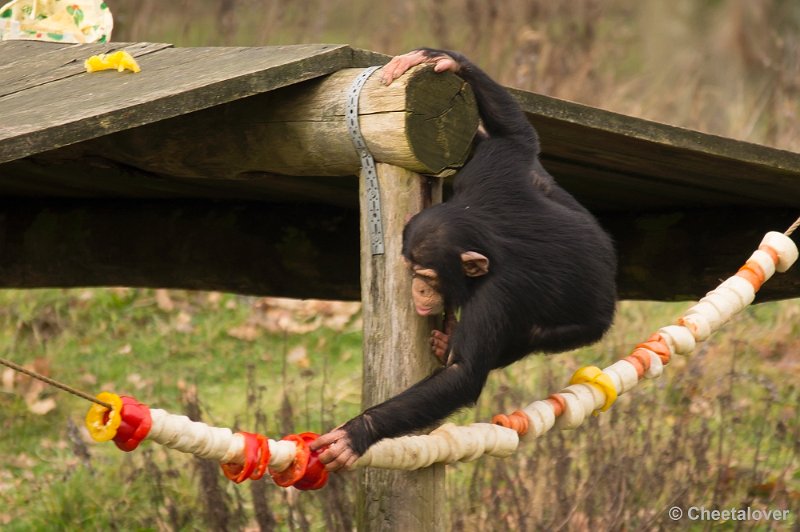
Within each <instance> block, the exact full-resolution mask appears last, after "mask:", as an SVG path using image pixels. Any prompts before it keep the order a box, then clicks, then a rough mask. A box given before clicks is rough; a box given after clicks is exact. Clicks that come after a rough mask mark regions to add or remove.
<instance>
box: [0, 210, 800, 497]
mask: <svg viewBox="0 0 800 532" xmlns="http://www.w3.org/2000/svg"><path fill="white" fill-rule="evenodd" d="M798 222H800V220H798ZM797 225H798V224H797V223H796V224H794V225H793V226H792V227H791V228H790V229H789V230H787V231H786V233H783V234H782V233H778V232H770V233H767V235H766V236H765V237H764V239H763V240H762V241H761V244H760V246H759V247H758V249H757V250H756V251H755V252H754V253H753V254H752V255H751V256H750V258H749V259H748V260H747V261H746V262H745V264H744V266H742V267H741V268H740V269H739V271H738V272H736V274H735V275H733V276H732V277H730V278H728V279H727V280H725V281H724V282H723V283H722V284H720V285H719V286H718V287H717V288H716V289H714V290H713V291H711V292H709V293H708V294H707V295H706V297H704V298H702V299H701V300H700V301H699V302H698V303H697V304H695V305H694V306H692V307H690V308H689V309H688V310H687V311H686V312H685V313H684V315H683V316H681V317H680V318H679V319H678V320H677V321H676V323H675V324H674V325H669V326H666V327H662V328H661V329H659V330H658V331H657V332H655V333H654V334H652V335H651V336H650V337H649V338H648V339H647V340H646V341H645V342H643V343H640V344H638V345H637V346H636V347H635V348H634V349H633V351H632V352H631V353H630V354H629V355H628V356H626V357H625V358H623V359H621V360H619V361H617V362H615V363H614V364H611V365H610V366H609V367H607V368H605V369H602V370H601V369H600V368H597V367H594V366H587V367H584V368H581V369H579V370H578V371H576V372H575V374H574V375H573V377H572V379H571V381H570V385H569V386H567V387H566V388H564V389H563V390H561V391H560V392H557V393H554V394H552V395H550V396H549V397H548V398H546V399H544V400H540V401H534V402H533V403H531V404H529V405H528V406H526V407H525V408H523V409H522V410H517V411H516V412H513V413H512V414H509V415H497V416H495V417H494V419H493V420H492V423H491V424H489V423H474V424H472V425H467V426H456V425H453V424H449V423H448V424H445V425H442V426H441V427H439V428H438V429H436V430H434V431H433V432H431V433H430V434H427V435H421V436H403V437H400V438H394V439H386V440H382V441H380V442H378V443H377V444H375V445H373V446H372V447H371V448H370V449H369V450H368V451H367V452H366V453H365V454H364V455H363V456H362V457H361V458H360V459H359V460H358V461H357V462H356V464H355V466H356V467H366V466H369V467H379V468H387V469H403V470H414V469H419V468H423V467H427V466H429V465H431V464H433V463H438V462H442V463H451V462H456V461H470V460H475V459H477V458H479V457H480V456H483V455H485V454H488V455H491V456H498V457H506V456H509V455H511V454H512V453H513V452H514V451H515V450H516V449H517V446H518V444H519V440H520V438H522V440H523V441H528V440H532V439H534V438H537V437H539V436H541V435H542V434H544V433H545V432H547V431H548V430H550V429H551V428H553V427H558V428H561V429H573V428H575V427H577V426H578V425H580V424H581V423H582V422H583V421H584V420H585V419H586V418H587V417H588V416H589V415H590V414H594V415H597V414H599V413H600V412H603V411H605V410H607V409H608V408H609V407H611V405H612V404H613V403H614V401H615V400H616V399H617V397H618V396H619V395H621V394H623V393H625V392H628V391H630V390H631V389H633V388H634V387H635V386H636V385H637V384H639V382H641V381H642V380H644V379H651V378H656V377H659V376H660V375H661V374H662V372H663V370H664V366H665V365H666V364H668V363H669V361H670V359H671V357H672V356H673V355H676V354H678V355H688V354H690V353H691V352H692V351H693V350H694V348H695V346H696V345H697V343H699V342H702V341H704V340H706V339H707V338H708V337H709V335H710V334H712V333H713V332H715V331H716V330H717V329H719V328H720V327H721V326H722V325H723V324H724V323H725V322H727V321H728V320H730V319H731V317H733V315H734V314H736V313H738V312H740V311H742V310H743V309H744V308H745V307H746V306H747V305H749V304H750V303H752V302H753V300H754V298H755V295H756V292H757V291H758V290H759V289H760V288H761V285H762V284H763V283H764V282H765V281H767V280H768V279H770V277H772V275H773V274H774V273H775V272H776V271H778V272H785V271H787V270H788V269H789V268H790V267H791V266H792V264H794V262H795V261H796V260H797V258H798V249H797V246H796V245H795V244H794V242H793V241H792V240H791V239H790V238H789V235H790V234H791V233H792V231H793V230H794V229H795V228H796V226H797ZM0 363H2V364H5V365H7V366H9V367H12V368H13V369H16V370H19V371H25V372H26V373H28V374H29V375H31V376H33V377H36V378H42V379H43V380H45V381H46V382H48V383H50V384H53V385H55V386H58V387H60V388H62V389H65V390H67V391H70V392H71V393H76V394H78V395H81V396H82V397H85V398H88V399H89V400H91V401H93V403H94V404H93V405H92V406H91V408H90V409H89V412H88V414H87V415H86V427H87V429H88V430H89V434H90V435H91V436H92V438H93V439H94V440H95V441H98V442H103V441H114V443H115V444H116V446H117V447H118V448H120V449H121V450H123V451H126V452H129V451H133V450H134V449H136V448H137V447H138V446H139V444H140V443H141V442H142V441H144V440H151V441H153V442H155V443H158V444H160V445H164V446H166V447H168V448H171V449H175V450H177V451H181V452H184V453H189V454H193V455H195V456H197V457H199V458H205V459H210V460H215V461H218V462H219V463H220V464H221V466H222V471H223V473H224V474H225V476H226V477H227V478H229V479H231V480H232V481H233V482H236V483H240V482H244V481H245V480H248V479H250V480H258V479H260V478H262V477H263V476H264V475H265V474H267V473H269V475H270V476H271V477H272V479H273V480H274V482H275V483H276V484H278V485H279V486H283V487H288V486H294V487H295V488H297V489H300V490H315V489H319V488H321V487H323V486H324V485H325V483H326V482H327V480H328V472H327V471H326V470H325V468H324V466H323V465H322V463H321V462H320V461H319V460H318V454H319V453H321V452H322V451H323V450H324V449H320V450H319V451H316V452H312V451H310V449H309V447H308V444H309V443H310V442H311V441H313V440H315V439H316V438H317V437H318V435H317V434H314V433H311V432H305V433H302V434H291V435H289V436H286V437H284V438H283V439H281V440H272V439H269V438H267V437H266V436H263V435H261V434H254V433H249V432H237V433H233V432H232V431H231V430H230V429H227V428H218V427H211V426H209V425H206V424H205V423H201V422H195V421H191V420H190V419H189V418H188V417H186V416H181V415H175V414H170V413H168V412H166V411H164V410H160V409H151V408H149V407H147V406H146V405H143V404H141V403H139V402H138V401H137V400H136V399H134V398H132V397H128V396H118V395H115V394H112V393H108V392H103V393H101V394H99V395H98V396H97V397H96V398H92V397H91V396H88V397H87V396H86V395H85V394H81V393H80V392H78V391H77V390H73V389H71V388H69V387H68V386H66V385H63V384H61V383H57V382H55V381H52V379H47V378H46V377H42V376H39V375H37V374H35V373H33V372H30V371H29V370H23V369H22V368H20V367H19V366H17V365H16V364H13V363H11V362H9V361H6V360H4V359H0Z"/></svg>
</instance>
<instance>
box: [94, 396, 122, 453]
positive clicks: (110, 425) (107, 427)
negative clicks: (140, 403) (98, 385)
mask: <svg viewBox="0 0 800 532" xmlns="http://www.w3.org/2000/svg"><path fill="white" fill-rule="evenodd" d="M97 399H98V400H100V401H103V402H104V403H108V404H110V405H111V406H112V409H111V411H110V412H109V410H108V409H107V408H106V407H104V406H102V405H98V404H96V403H95V404H93V405H92V406H91V407H90V408H89V412H87V413H86V428H87V429H88V430H89V435H90V436H91V437H92V439H93V440H94V441H96V442H104V441H109V440H112V439H114V436H116V435H117V429H118V428H119V424H120V423H121V422H122V416H121V415H120V413H121V412H122V399H121V398H120V396H119V395H117V394H115V393H109V392H101V393H99V394H98V395H97ZM106 416H108V417H106Z"/></svg>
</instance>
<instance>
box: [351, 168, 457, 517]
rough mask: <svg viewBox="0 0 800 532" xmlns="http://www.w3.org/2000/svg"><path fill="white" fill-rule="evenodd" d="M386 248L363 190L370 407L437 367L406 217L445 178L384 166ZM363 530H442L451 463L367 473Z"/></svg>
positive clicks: (366, 395) (436, 197)
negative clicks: (415, 292)
mask: <svg viewBox="0 0 800 532" xmlns="http://www.w3.org/2000/svg"><path fill="white" fill-rule="evenodd" d="M377 173H378V182H379V187H380V194H381V207H382V214H383V233H384V245H385V254H384V255H377V256H372V254H371V252H370V245H369V242H370V241H369V233H368V232H367V231H368V227H367V213H366V205H365V198H366V194H365V191H364V189H363V178H362V190H361V194H360V197H361V213H362V214H361V301H362V303H363V308H364V384H363V398H362V403H363V406H364V407H365V408H366V407H369V406H372V405H374V404H377V403H379V402H381V401H384V400H385V399H388V398H389V397H391V396H393V395H395V394H397V393H398V392H400V391H402V390H404V389H406V388H407V387H409V386H410V385H411V384H413V383H415V382H417V381H418V380H420V379H422V378H423V377H425V376H426V375H428V374H429V373H430V372H431V371H432V370H433V366H434V359H433V356H432V355H431V354H430V346H429V344H428V339H429V338H430V329H431V323H430V322H429V320H426V319H423V318H421V317H419V316H417V315H416V313H415V311H414V308H413V306H412V304H411V275H410V274H409V272H408V269H407V268H406V266H405V264H404V263H403V259H402V255H401V251H402V243H403V242H402V240H403V237H402V232H403V226H404V225H405V221H406V216H407V215H409V214H414V213H416V212H419V211H420V210H421V209H422V208H424V207H425V206H427V205H428V204H430V203H431V202H432V201H435V202H439V201H441V180H440V179H434V178H428V177H423V176H421V175H419V174H416V173H414V172H410V171H408V170H405V169H403V168H400V167H396V166H391V165H387V164H378V165H377ZM360 475H361V477H360V478H361V482H360V487H359V497H358V501H359V504H358V508H359V515H358V529H359V530H362V531H365V530H366V531H375V530H396V531H406V530H414V531H426V530H443V529H445V525H446V523H444V513H443V511H442V510H443V508H444V466H442V465H435V466H432V467H429V468H427V469H422V470H419V471H415V472H404V471H387V470H379V469H369V468H366V469H364V470H362V471H361V472H360Z"/></svg>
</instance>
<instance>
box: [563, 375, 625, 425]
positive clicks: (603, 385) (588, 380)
mask: <svg viewBox="0 0 800 532" xmlns="http://www.w3.org/2000/svg"><path fill="white" fill-rule="evenodd" d="M569 383H570V384H589V385H591V386H594V387H596V388H598V389H599V390H600V391H601V392H603V395H605V396H606V402H605V403H604V404H603V406H602V407H600V410H595V411H594V412H592V413H593V414H594V415H595V416H596V415H597V414H599V413H600V412H605V411H606V410H608V409H609V408H611V405H613V404H614V401H616V400H617V389H616V388H615V387H614V383H613V382H612V381H611V377H609V376H608V375H607V374H605V373H603V370H601V369H600V368H598V367H597V366H585V367H582V368H581V369H579V370H578V371H576V372H575V374H574V375H573V376H572V378H571V379H570V381H569Z"/></svg>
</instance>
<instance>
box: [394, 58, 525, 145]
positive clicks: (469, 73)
mask: <svg viewBox="0 0 800 532" xmlns="http://www.w3.org/2000/svg"><path fill="white" fill-rule="evenodd" d="M417 54H418V55H417ZM444 57H450V58H452V59H453V61H454V62H455V65H452V66H451V63H444V62H443V63H444V65H445V68H438V64H437V72H441V71H444V70H452V71H453V72H455V73H456V74H458V76H459V77H461V78H462V79H463V80H464V81H466V82H467V83H469V84H470V87H471V88H472V92H473V94H475V100H476V102H477V104H478V112H479V113H480V116H481V120H482V121H483V127H484V129H486V132H487V133H488V134H489V136H490V137H503V138H508V139H515V140H519V141H520V142H521V143H522V144H523V145H524V146H525V147H526V148H527V149H530V148H531V147H533V146H538V145H539V143H538V137H537V135H536V131H535V130H534V129H533V126H531V125H530V123H529V122H528V119H527V118H526V117H525V113H523V111H522V108H521V107H520V106H519V104H518V103H517V102H516V100H514V98H513V97H512V96H511V95H510V94H509V93H508V91H506V89H504V88H503V87H502V86H501V85H500V84H499V83H497V82H496V81H494V80H493V79H492V78H490V77H489V76H488V75H487V74H486V73H485V72H484V71H483V70H481V69H480V68H478V67H477V66H475V65H474V64H472V62H470V61H469V59H467V58H466V57H464V56H463V55H461V54H460V53H458V52H453V51H449V50H435V49H432V48H420V49H419V50H415V51H414V52H410V53H408V54H405V55H401V56H397V57H395V58H393V59H392V60H391V61H390V62H389V63H388V64H387V65H386V66H385V67H384V78H383V79H384V83H387V84H388V83H391V82H392V80H394V79H397V77H399V76H400V75H401V74H402V73H404V72H405V71H406V70H408V69H409V68H411V67H412V66H415V65H418V64H421V63H426V62H438V61H441V60H442V59H443V58H444Z"/></svg>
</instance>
